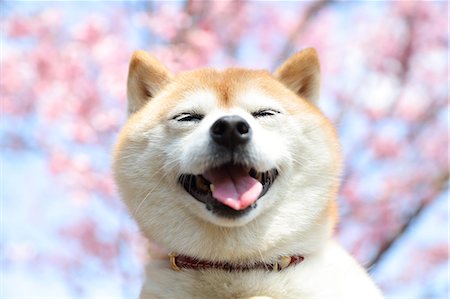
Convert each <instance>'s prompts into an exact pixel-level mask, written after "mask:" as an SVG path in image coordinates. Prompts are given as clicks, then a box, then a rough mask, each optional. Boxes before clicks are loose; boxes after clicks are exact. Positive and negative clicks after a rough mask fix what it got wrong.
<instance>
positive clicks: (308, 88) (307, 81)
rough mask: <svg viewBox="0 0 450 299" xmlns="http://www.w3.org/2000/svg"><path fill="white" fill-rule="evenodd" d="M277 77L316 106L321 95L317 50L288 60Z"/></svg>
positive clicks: (307, 50)
mask: <svg viewBox="0 0 450 299" xmlns="http://www.w3.org/2000/svg"><path fill="white" fill-rule="evenodd" d="M274 75H275V77H276V78H277V79H278V80H279V81H281V83H283V84H284V85H285V86H287V87H288V88H289V89H290V90H292V91H293V92H295V93H296V94H297V95H299V96H300V97H302V98H304V99H306V100H308V101H310V102H312V103H314V104H316V103H317V102H318V100H319V93H320V64H319V58H318V57H317V52H316V50H314V49H312V48H309V49H305V50H303V51H300V52H298V53H297V54H294V55H293V56H291V57H290V58H288V59H287V60H286V61H285V62H284V63H283V64H282V65H281V66H280V67H279V68H278V69H277V70H276V71H275V73H274Z"/></svg>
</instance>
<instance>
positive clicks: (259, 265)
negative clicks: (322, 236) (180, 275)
mask: <svg viewBox="0 0 450 299" xmlns="http://www.w3.org/2000/svg"><path fill="white" fill-rule="evenodd" d="M169 259H170V266H171V267H172V269H173V270H175V271H180V270H181V269H192V270H206V269H220V270H225V271H229V272H239V271H249V270H257V269H260V270H266V271H274V272H277V271H280V270H283V269H285V268H287V267H289V266H295V265H297V264H299V263H301V262H302V261H303V260H304V259H305V258H304V257H303V256H301V255H292V256H282V257H280V258H279V259H278V260H277V261H276V262H273V263H264V262H256V263H254V264H247V265H246V264H233V263H229V262H212V261H206V260H199V259H196V258H193V257H189V256H186V255H177V254H175V253H170V254H169Z"/></svg>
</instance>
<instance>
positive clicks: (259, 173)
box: [255, 172, 262, 182]
mask: <svg viewBox="0 0 450 299" xmlns="http://www.w3.org/2000/svg"><path fill="white" fill-rule="evenodd" d="M255 179H257V180H258V181H260V182H261V179H262V173H261V172H258V173H257V174H256V176H255Z"/></svg>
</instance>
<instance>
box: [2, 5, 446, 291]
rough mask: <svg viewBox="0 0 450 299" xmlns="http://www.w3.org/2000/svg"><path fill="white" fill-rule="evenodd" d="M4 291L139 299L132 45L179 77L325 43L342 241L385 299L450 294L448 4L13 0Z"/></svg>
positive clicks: (8, 32) (6, 82) (7, 31)
mask: <svg viewBox="0 0 450 299" xmlns="http://www.w3.org/2000/svg"><path fill="white" fill-rule="evenodd" d="M0 6H1V21H0V23H1V82H0V93H1V114H2V117H1V128H0V142H1V156H0V162H1V219H0V220H1V243H0V248H1V257H0V259H1V272H2V273H1V274H2V277H1V281H0V282H1V289H0V291H1V293H0V297H1V298H12V297H22V298H25V297H26V298H31V297H33V298H36V297H41V298H44V297H45V298H63V297H64V298H88V297H89V298H137V296H138V292H139V289H140V285H141V283H142V280H143V264H144V263H145V260H146V258H147V257H146V253H145V252H146V249H145V246H146V244H145V242H144V241H143V240H142V238H141V237H140V236H139V231H138V229H137V227H136V225H135V223H134V222H133V220H132V219H130V217H129V216H128V214H127V212H126V209H125V208H124V206H123V205H122V203H121V202H120V200H119V198H118V195H117V193H116V190H115V187H114V184H113V181H112V179H111V170H110V162H111V158H110V151H111V147H112V145H113V143H114V139H115V137H116V135H117V133H118V131H119V128H120V127H121V125H122V124H123V123H124V122H125V120H126V91H125V86H126V76H127V67H128V62H129V59H130V57H131V54H132V52H133V51H134V50H135V49H143V50H147V51H149V52H152V53H153V54H154V55H156V56H157V57H158V58H160V59H161V60H162V61H163V62H164V63H165V64H166V65H167V66H168V67H169V68H170V69H171V70H172V71H174V72H177V71H182V70H186V69H191V68H196V67H204V66H214V67H217V68H224V67H226V66H243V67H250V68H268V69H270V70H274V69H275V67H276V66H277V65H278V64H279V63H280V62H281V61H283V60H284V59H285V58H287V57H288V56H289V55H291V54H293V53H294V52H296V51H298V50H300V49H303V48H306V47H314V48H316V49H317V51H318V52H319V55H320V59H321V64H322V99H321V103H320V107H321V108H322V110H323V111H324V112H325V113H326V115H327V116H329V117H330V119H331V120H332V121H333V122H334V123H335V124H336V126H337V127H338V130H339V134H340V138H341V140H342V145H343V150H344V153H345V156H346V171H345V174H344V176H343V185H342V188H341V193H340V197H339V203H340V206H341V210H340V214H341V221H340V224H339V227H338V230H337V232H336V238H338V239H339V240H340V242H341V243H342V244H343V245H344V246H345V247H346V248H347V249H348V250H349V251H350V252H351V253H352V254H353V255H354V256H355V257H356V258H357V259H358V261H359V262H361V263H362V264H363V265H365V266H366V267H368V268H369V269H370V272H371V275H372V276H373V277H374V279H375V280H376V282H377V283H378V284H379V285H380V286H381V288H382V289H383V291H384V293H385V295H386V296H387V297H391V298H393V297H396V298H398V297H402V298H447V296H448V294H449V272H448V271H449V262H448V258H449V247H448V236H449V203H448V196H449V192H448V182H449V168H448V165H449V160H448V158H449V156H448V126H449V110H448V108H449V107H448V100H449V93H448V67H449V61H448V51H449V46H448V42H449V40H448V30H447V28H448V10H449V5H448V2H446V1H442V2H440V1H427V2H425V1H395V2H387V1H386V2H330V1H318V2H281V1H279V2H250V1H233V2H231V1H210V2H207V1H180V2H138V1H134V2H51V3H50V2H1V3H0Z"/></svg>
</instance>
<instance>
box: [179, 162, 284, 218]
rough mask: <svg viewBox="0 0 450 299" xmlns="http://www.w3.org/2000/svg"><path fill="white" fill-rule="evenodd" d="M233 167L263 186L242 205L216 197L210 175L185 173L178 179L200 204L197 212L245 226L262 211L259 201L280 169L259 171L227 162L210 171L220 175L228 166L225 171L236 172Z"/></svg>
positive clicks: (202, 215) (205, 216) (238, 202)
mask: <svg viewBox="0 0 450 299" xmlns="http://www.w3.org/2000/svg"><path fill="white" fill-rule="evenodd" d="M221 168H222V169H221ZM233 168H238V169H239V172H240V174H241V175H242V174H244V176H245V177H246V179H245V180H248V179H249V178H250V180H251V181H253V182H254V183H256V185H259V186H260V188H261V189H260V190H261V191H260V193H259V195H257V197H256V196H255V197H254V198H253V200H252V201H251V202H246V204H242V205H241V202H240V201H239V200H237V201H235V202H234V204H235V205H238V207H236V206H235V205H233V204H230V203H228V202H227V200H224V199H222V200H218V199H216V198H215V197H214V196H215V195H214V194H215V193H214V191H213V190H214V189H213V188H214V186H213V184H212V183H211V182H210V181H209V180H208V179H206V178H205V176H206V177H208V176H207V175H202V174H200V175H193V174H182V175H181V176H180V177H179V178H178V182H179V184H180V185H181V186H182V187H183V188H184V190H185V192H187V193H188V194H189V195H191V197H192V198H193V199H195V200H196V202H197V203H198V204H195V207H196V208H197V209H198V208H199V209H198V211H197V213H196V214H198V216H200V217H201V218H203V219H204V220H207V221H209V222H212V223H214V224H217V225H220V226H226V227H233V226H241V225H245V224H246V223H248V222H250V221H251V220H253V219H254V218H255V217H256V216H257V215H258V214H259V210H260V208H259V201H260V200H261V198H262V197H263V196H264V195H265V194H266V193H267V192H268V191H269V190H270V188H271V186H272V184H273V183H274V181H275V179H276V178H277V176H278V171H277V170H276V169H275V168H274V169H270V170H268V171H263V172H258V171H256V170H255V169H254V168H251V167H245V166H241V165H230V164H224V165H223V166H221V167H219V168H215V169H213V170H210V171H209V172H210V173H211V172H216V175H215V176H217V172H221V171H222V172H224V169H226V171H225V172H230V171H231V172H233ZM230 169H231V170H230ZM219 180H220V179H219ZM233 180H234V178H233ZM234 183H236V182H234ZM255 199H256V200H255Z"/></svg>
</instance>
